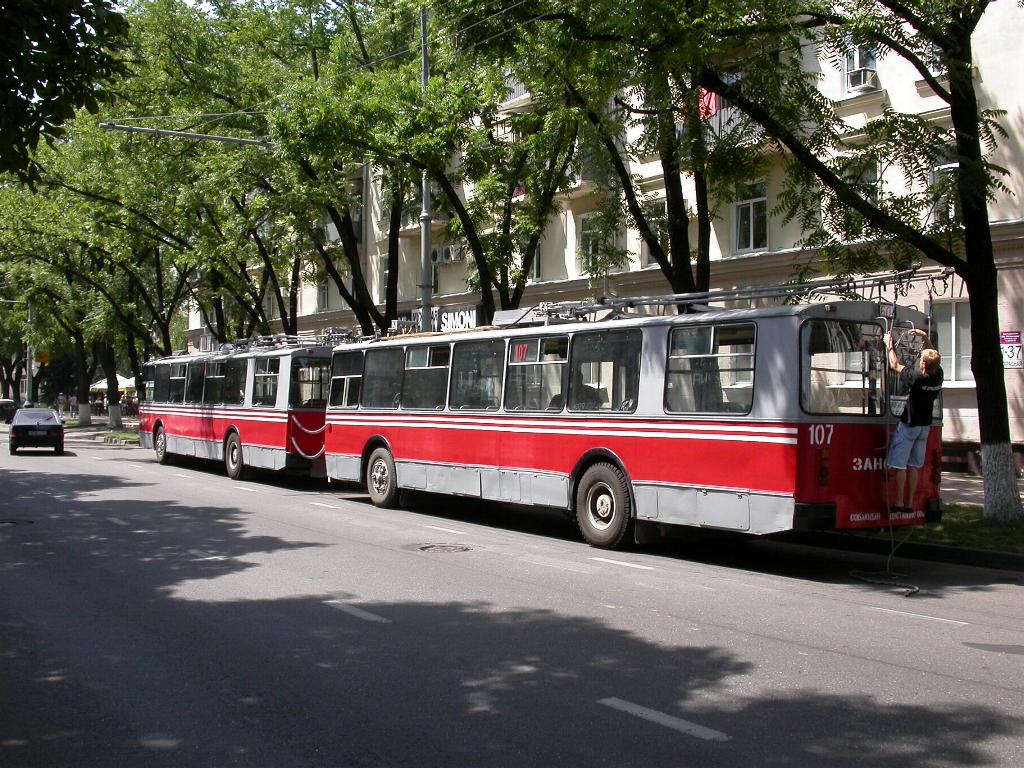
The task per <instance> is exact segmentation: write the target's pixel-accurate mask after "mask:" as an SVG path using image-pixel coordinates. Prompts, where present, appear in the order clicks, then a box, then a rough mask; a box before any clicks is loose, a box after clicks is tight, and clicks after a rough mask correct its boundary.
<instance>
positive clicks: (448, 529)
mask: <svg viewBox="0 0 1024 768" xmlns="http://www.w3.org/2000/svg"><path fill="white" fill-rule="evenodd" d="M423 527H424V528H430V529H431V530H432V531H442V532H443V533H457V534H458V535H459V536H465V535H466V532H465V531H456V530H454V529H452V528H439V527H438V526H436V525H424V526H423Z"/></svg>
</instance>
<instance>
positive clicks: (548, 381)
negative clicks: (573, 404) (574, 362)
mask: <svg viewBox="0 0 1024 768" xmlns="http://www.w3.org/2000/svg"><path fill="white" fill-rule="evenodd" d="M568 362H569V337H568V336H545V337H542V338H535V339H522V338H515V339H512V340H511V341H510V342H509V345H508V381H507V382H506V385H505V410H507V411H560V410H562V409H563V408H564V407H565V393H566V390H568V388H569V365H568Z"/></svg>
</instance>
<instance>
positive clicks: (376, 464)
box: [366, 448, 398, 507]
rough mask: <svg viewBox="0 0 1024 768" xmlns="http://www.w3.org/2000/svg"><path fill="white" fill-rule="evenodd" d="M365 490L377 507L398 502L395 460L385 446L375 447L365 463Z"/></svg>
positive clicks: (393, 504)
mask: <svg viewBox="0 0 1024 768" xmlns="http://www.w3.org/2000/svg"><path fill="white" fill-rule="evenodd" d="M366 490H367V491H369V493H370V501H372V502H373V503H374V504H375V505H376V506H378V507H394V506H395V505H396V503H397V502H398V480H397V478H396V477H395V460H394V458H392V456H391V451H389V450H388V449H387V448H377V449H376V450H375V451H374V452H373V453H371V454H370V460H369V461H368V462H367V463H366Z"/></svg>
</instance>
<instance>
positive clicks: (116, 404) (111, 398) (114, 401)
mask: <svg viewBox="0 0 1024 768" xmlns="http://www.w3.org/2000/svg"><path fill="white" fill-rule="evenodd" d="M99 354H100V365H102V366H103V373H104V374H106V377H107V426H108V427H111V428H113V429H120V428H121V427H122V426H124V425H123V424H122V423H121V392H120V390H119V389H118V386H117V359H116V358H115V356H114V348H113V347H112V346H111V345H110V344H107V343H106V342H103V343H101V344H100V345H99Z"/></svg>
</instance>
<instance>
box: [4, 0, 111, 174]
mask: <svg viewBox="0 0 1024 768" xmlns="http://www.w3.org/2000/svg"><path fill="white" fill-rule="evenodd" d="M116 7H117V3H114V2H111V1H110V0H7V1H6V2H5V3H4V6H3V11H2V14H3V15H2V23H0V51H2V53H0V57H2V62H0V172H13V173H15V174H17V175H18V176H19V177H20V178H21V179H23V180H26V181H30V182H31V181H35V180H37V179H38V167H37V165H36V164H35V161H34V160H33V157H32V153H33V152H34V151H35V149H36V147H37V146H38V144H39V142H40V140H41V139H45V140H46V141H49V142H51V143H52V142H53V141H54V140H55V139H58V138H60V137H61V136H63V134H64V131H63V129H62V128H61V125H62V124H63V123H65V122H67V121H68V120H70V119H71V118H72V117H74V115H75V112H76V110H78V109H80V108H84V109H86V110H88V111H89V112H91V113H95V112H97V111H98V110H99V105H100V103H101V102H104V101H106V100H107V99H108V98H109V95H110V94H109V92H108V91H107V90H105V89H103V88H102V87H101V84H102V83H105V82H109V81H110V80H111V79H113V78H114V77H115V76H117V75H120V74H122V73H123V72H124V69H125V67H124V61H123V58H122V56H121V53H122V51H123V48H124V38H125V35H126V34H127V31H128V25H127V22H126V21H125V18H124V16H123V15H122V14H121V13H118V12H117V11H116V10H115V8H116Z"/></svg>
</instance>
